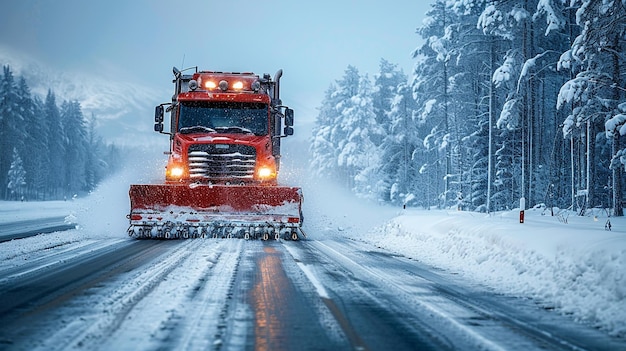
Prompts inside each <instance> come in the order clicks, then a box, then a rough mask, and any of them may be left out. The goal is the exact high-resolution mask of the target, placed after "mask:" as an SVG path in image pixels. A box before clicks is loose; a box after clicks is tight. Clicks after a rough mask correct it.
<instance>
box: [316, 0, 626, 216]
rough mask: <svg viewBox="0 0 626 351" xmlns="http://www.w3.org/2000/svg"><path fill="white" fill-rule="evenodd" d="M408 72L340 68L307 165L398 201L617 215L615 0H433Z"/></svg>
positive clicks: (621, 41)
mask: <svg viewBox="0 0 626 351" xmlns="http://www.w3.org/2000/svg"><path fill="white" fill-rule="evenodd" d="M423 23H424V25H423V26H421V27H419V28H418V30H417V33H418V34H419V36H421V38H422V39H423V40H424V43H423V44H422V45H420V46H419V47H418V48H417V49H415V51H414V54H413V55H414V58H415V60H416V64H415V68H414V71H413V72H412V73H413V74H412V78H411V79H408V77H407V76H406V75H404V73H403V72H402V71H400V70H398V69H397V67H396V66H395V65H393V64H391V63H389V62H387V61H385V60H382V61H381V64H380V71H379V72H378V74H377V75H376V76H375V78H374V81H373V84H372V81H371V80H370V79H369V78H368V77H367V75H361V74H359V72H358V70H357V69H356V68H355V67H353V66H348V68H347V69H346V71H345V73H344V76H343V77H342V78H341V79H339V80H337V81H336V82H335V83H333V84H331V85H330V87H329V88H328V90H327V92H326V95H325V97H324V99H323V101H322V103H321V106H320V108H319V114H318V116H317V121H316V126H315V128H314V130H313V137H312V140H311V152H312V155H313V168H314V169H315V170H316V171H317V172H318V173H319V174H320V175H321V176H325V177H334V178H336V179H339V180H341V181H342V182H344V183H345V184H346V185H347V186H349V187H350V188H352V189H353V190H354V191H355V192H356V193H357V194H359V195H361V196H365V197H370V198H374V199H378V200H379V201H384V202H390V203H395V204H399V205H409V206H421V207H425V208H430V207H433V206H435V207H439V208H450V207H459V208H463V209H469V210H475V211H482V212H490V211H496V210H506V209H511V208H516V207H518V206H519V203H520V202H519V200H520V199H521V198H524V199H525V200H526V201H525V202H526V204H527V206H534V205H540V204H543V205H546V206H557V207H561V208H571V209H574V210H578V211H580V213H581V214H583V213H585V210H586V209H589V208H593V207H601V208H609V209H612V214H614V215H617V216H621V215H623V210H622V206H623V198H624V185H625V184H624V181H625V179H624V175H623V174H624V164H626V143H624V141H623V139H624V135H625V134H626V88H625V87H626V54H625V53H626V3H625V2H624V1H610V2H608V1H592V0H567V1H565V0H501V1H497V0H496V1H484V0H462V1H461V0H459V1H449V0H447V1H443V0H438V1H435V2H434V4H433V5H431V9H430V11H429V12H428V13H427V17H426V19H425V21H424V22H423Z"/></svg>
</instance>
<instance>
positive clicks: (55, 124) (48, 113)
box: [43, 90, 66, 198]
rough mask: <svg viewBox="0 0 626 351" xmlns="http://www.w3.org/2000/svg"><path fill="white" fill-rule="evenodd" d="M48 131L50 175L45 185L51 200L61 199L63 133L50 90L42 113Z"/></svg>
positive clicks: (53, 96)
mask: <svg viewBox="0 0 626 351" xmlns="http://www.w3.org/2000/svg"><path fill="white" fill-rule="evenodd" d="M43 115H44V119H45V123H46V125H47V128H46V129H47V130H48V140H47V145H48V147H47V149H46V154H47V159H48V160H49V164H50V166H49V167H50V170H51V172H50V174H49V178H48V183H47V187H48V189H47V193H48V194H49V195H50V196H51V197H52V198H61V197H62V194H63V188H64V183H65V181H64V180H65V174H66V165H65V163H64V158H65V147H66V144H65V140H66V138H65V131H64V130H63V125H62V124H61V112H60V111H59V107H58V106H57V104H56V97H55V95H54V93H53V92H52V90H48V94H47V95H46V101H45V102H44V111H43Z"/></svg>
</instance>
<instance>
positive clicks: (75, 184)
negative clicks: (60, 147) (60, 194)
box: [61, 101, 88, 197]
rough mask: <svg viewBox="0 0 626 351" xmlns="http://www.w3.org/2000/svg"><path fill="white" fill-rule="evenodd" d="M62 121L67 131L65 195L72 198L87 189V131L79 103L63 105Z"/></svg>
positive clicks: (72, 102)
mask: <svg viewBox="0 0 626 351" xmlns="http://www.w3.org/2000/svg"><path fill="white" fill-rule="evenodd" d="M61 121H62V124H63V129H64V131H65V140H64V142H65V145H64V150H65V154H64V164H65V167H66V168H65V179H64V186H65V189H64V191H65V194H66V196H69V197H72V196H74V195H77V194H78V193H80V192H81V191H83V190H84V189H85V188H86V186H87V185H86V180H85V162H86V159H87V152H88V150H87V131H86V128H85V119H84V117H83V113H82V111H81V107H80V103H79V102H78V101H64V102H63V104H61Z"/></svg>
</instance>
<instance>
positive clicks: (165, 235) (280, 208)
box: [128, 184, 303, 240]
mask: <svg viewBox="0 0 626 351" xmlns="http://www.w3.org/2000/svg"><path fill="white" fill-rule="evenodd" d="M129 195H130V208H131V210H130V214H129V215H128V219H129V220H130V226H129V228H128V235H129V236H131V237H133V238H137V239H142V238H146V239H150V238H154V239H157V238H158V239H178V238H183V239H187V238H205V237H212V238H218V237H219V238H230V237H241V238H245V239H251V238H261V239H264V240H267V239H269V238H273V239H279V238H281V237H282V238H285V239H291V240H297V239H298V232H300V233H301V234H303V232H302V231H301V230H300V226H301V225H302V211H301V209H302V192H301V190H300V188H296V187H283V186H247V185H246V186H243V185H242V186H236V185H235V186H232V185H200V184H191V185H188V184H143V185H131V186H130V190H129Z"/></svg>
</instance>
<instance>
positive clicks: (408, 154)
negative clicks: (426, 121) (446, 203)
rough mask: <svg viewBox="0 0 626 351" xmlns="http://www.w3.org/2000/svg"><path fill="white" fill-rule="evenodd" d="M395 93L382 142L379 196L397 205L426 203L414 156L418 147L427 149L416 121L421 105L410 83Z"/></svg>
mask: <svg viewBox="0 0 626 351" xmlns="http://www.w3.org/2000/svg"><path fill="white" fill-rule="evenodd" d="M394 95H395V96H394V98H393V99H392V101H391V106H390V111H389V112H388V113H387V120H388V125H389V127H388V132H387V134H386V135H385V139H384V141H383V144H382V158H381V164H380V170H381V171H380V172H379V173H378V174H379V175H380V176H379V177H380V179H379V185H377V189H378V192H379V195H378V198H379V199H381V200H383V201H389V202H391V203H393V204H396V205H409V206H418V205H423V206H425V204H426V203H427V202H426V201H424V200H425V199H424V198H423V196H424V194H423V192H422V191H420V189H422V188H423V187H422V186H421V183H422V182H423V181H422V180H421V179H419V178H420V174H419V172H418V167H417V164H416V162H415V160H413V157H412V155H414V154H415V152H416V150H417V149H418V148H423V141H422V140H421V139H419V131H418V124H417V123H416V122H415V121H414V120H413V112H414V111H415V110H416V109H417V106H416V105H415V100H414V99H413V96H412V93H411V89H410V87H409V86H408V84H407V83H404V84H400V85H398V88H397V89H396V92H395V93H394Z"/></svg>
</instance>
